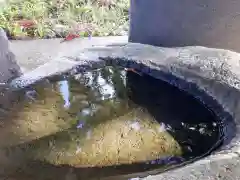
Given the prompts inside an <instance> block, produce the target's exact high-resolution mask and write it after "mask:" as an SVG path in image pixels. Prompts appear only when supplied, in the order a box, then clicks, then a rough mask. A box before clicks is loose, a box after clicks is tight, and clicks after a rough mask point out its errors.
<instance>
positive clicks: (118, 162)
mask: <svg viewBox="0 0 240 180" xmlns="http://www.w3.org/2000/svg"><path fill="white" fill-rule="evenodd" d="M0 98H1V102H2V103H1V111H0V122H1V124H0V125H1V126H0V128H1V129H0V157H2V161H1V162H0V166H1V167H3V169H4V172H0V173H1V174H0V175H1V176H3V177H6V176H8V177H13V178H15V179H27V178H35V179H56V180H57V179H67V178H69V177H70V179H74V178H78V179H84V180H85V179H94V178H96V179H98V178H104V177H108V176H116V175H125V174H130V173H138V172H146V174H147V171H149V170H154V169H159V170H160V171H161V170H164V169H166V168H168V167H170V166H172V165H174V164H181V163H182V162H185V161H188V160H191V159H194V158H196V157H199V156H202V155H204V154H205V153H208V151H209V150H211V148H212V147H213V146H214V145H215V144H218V142H219V137H220V135H221V134H220V127H219V125H218V122H217V120H216V118H215V116H214V114H213V113H212V112H211V111H209V110H208V109H207V108H205V107H204V106H203V105H202V104H200V103H199V102H198V101H197V100H196V99H194V98H193V97H191V96H189V95H188V94H186V93H184V92H182V91H180V90H179V89H177V88H175V87H173V86H171V85H169V84H167V83H165V82H163V81H160V80H157V79H155V78H153V77H150V76H148V75H146V74H141V73H135V72H133V71H126V70H125V69H123V68H115V67H105V68H103V69H98V70H95V71H91V72H86V73H84V74H76V75H74V76H69V75H61V76H55V77H53V78H48V79H44V80H43V81H41V82H39V83H37V84H34V85H32V86H31V87H28V88H26V89H22V90H19V91H17V92H10V91H6V92H4V91H3V93H2V95H1V97H0ZM203 142H204V143H203Z"/></svg>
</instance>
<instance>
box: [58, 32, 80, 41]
mask: <svg viewBox="0 0 240 180" xmlns="http://www.w3.org/2000/svg"><path fill="white" fill-rule="evenodd" d="M79 37H80V35H78V34H68V35H67V36H66V37H65V38H64V39H63V40H62V41H61V43H62V42H65V41H71V40H73V39H76V38H79Z"/></svg>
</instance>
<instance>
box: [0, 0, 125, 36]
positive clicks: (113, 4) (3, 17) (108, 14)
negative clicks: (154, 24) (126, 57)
mask: <svg viewBox="0 0 240 180" xmlns="http://www.w3.org/2000/svg"><path fill="white" fill-rule="evenodd" d="M128 9H129V0H8V1H7V2H5V3H0V27H2V28H4V29H5V30H6V31H7V32H8V33H9V35H10V36H11V37H12V38H22V37H37V38H51V37H65V36H66V35H67V34H69V33H73V34H78V35H80V36H109V35H125V34H126V32H127V31H128Z"/></svg>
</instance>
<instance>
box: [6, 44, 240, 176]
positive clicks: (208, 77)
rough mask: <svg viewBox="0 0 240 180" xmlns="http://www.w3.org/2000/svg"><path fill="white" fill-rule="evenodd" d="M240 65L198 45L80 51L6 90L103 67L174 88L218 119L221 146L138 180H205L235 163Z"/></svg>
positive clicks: (229, 54)
mask: <svg viewBox="0 0 240 180" xmlns="http://www.w3.org/2000/svg"><path fill="white" fill-rule="evenodd" d="M239 60H240V54H239V53H236V52H233V51H228V50H222V49H213V48H206V47H201V46H189V47H178V48H162V47H156V46H151V45H144V44H138V43H126V44H124V45H119V46H102V47H93V48H87V49H83V50H82V49H81V50H79V52H77V51H76V52H75V53H73V54H70V55H67V56H61V57H57V58H55V59H54V60H52V61H50V62H48V63H46V64H44V65H42V66H40V67H38V68H36V69H34V70H33V71H30V72H27V73H25V74H23V75H22V76H21V77H19V78H16V79H14V80H13V81H12V82H11V83H10V85H11V86H12V87H15V88H22V87H25V86H28V85H30V84H32V83H35V82H37V81H40V80H41V79H43V78H45V77H49V76H54V75H57V74H62V73H64V72H69V73H72V74H74V73H78V72H84V71H86V70H92V69H96V68H100V67H103V66H106V65H119V66H123V67H127V68H135V69H137V70H139V71H141V72H144V73H147V74H150V75H152V76H154V77H156V78H159V79H161V80H164V81H166V82H168V83H170V84H172V85H174V86H177V87H178V88H179V89H181V90H184V91H187V92H188V93H189V94H191V95H193V96H194V97H196V98H197V99H199V100H200V101H201V102H202V103H203V104H206V105H207V106H208V107H209V108H210V109H211V110H213V111H214V112H215V114H216V115H217V116H218V118H219V119H220V120H222V123H223V126H224V134H225V141H224V144H223V145H222V146H221V148H219V149H218V150H217V151H214V152H213V153H212V154H211V155H209V156H207V157H204V158H202V159H200V160H198V161H195V162H193V163H190V164H188V165H186V166H183V167H181V168H179V169H174V170H170V171H166V172H164V173H161V174H157V173H154V172H153V174H155V175H150V176H148V177H145V178H141V179H146V180H149V179H150V180H154V179H159V180H160V179H161V180H164V179H168V180H175V179H176V180H177V179H189V180H194V179H209V178H210V177H216V176H217V174H219V173H220V174H222V169H221V168H220V167H218V168H215V166H224V167H225V165H226V166H231V163H238V160H239V159H240V158H239V154H240V126H239V125H240V101H239V100H240V91H239V89H240V71H239V69H240V61H239ZM200 143H201V142H200ZM202 143H204V142H202ZM228 160H233V162H229V161H228ZM235 161H237V162H235ZM229 163H230V164H229ZM212 165H214V166H213V167H212ZM239 165H240V164H239ZM238 167H240V166H238ZM212 169H214V171H212ZM210 170H211V171H212V172H210ZM220 171H221V172H220ZM232 172H233V171H232ZM236 173H237V172H235V171H234V173H233V174H232V175H231V174H230V175H229V177H230V178H232V177H234V178H235V177H240V176H239V175H240V173H239V174H236ZM228 174H229V173H228ZM223 176H224V173H223ZM227 176H228V175H227ZM129 177H130V176H129ZM125 178H127V176H125ZM114 179H119V178H117V177H115V178H114ZM230 180H231V179H230Z"/></svg>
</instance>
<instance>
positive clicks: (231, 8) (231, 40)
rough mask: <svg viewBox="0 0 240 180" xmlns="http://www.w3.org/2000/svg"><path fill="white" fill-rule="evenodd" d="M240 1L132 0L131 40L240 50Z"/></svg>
mask: <svg viewBox="0 0 240 180" xmlns="http://www.w3.org/2000/svg"><path fill="white" fill-rule="evenodd" d="M239 9H240V1H236V0H229V1H225V0H208V1H205V0H204V1H198V0H182V1H176V0H148V1H146V0H131V10H130V11H131V15H130V16H131V17H130V18H131V21H130V36H129V40H130V41H131V42H135V43H144V44H151V45H156V46H162V47H174V46H195V45H197V46H206V47H211V48H223V49H229V50H234V51H237V52H240V36H239V31H240V16H239Z"/></svg>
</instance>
